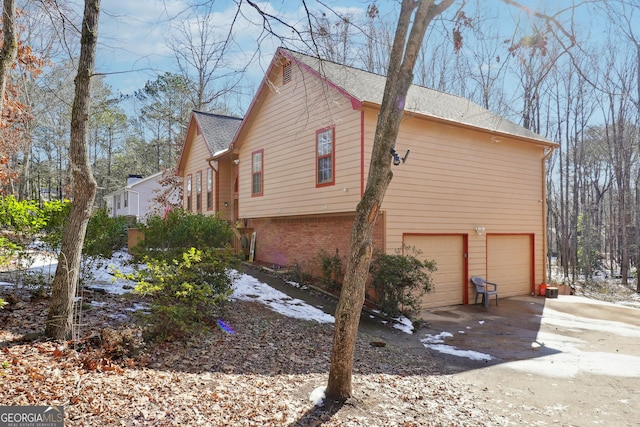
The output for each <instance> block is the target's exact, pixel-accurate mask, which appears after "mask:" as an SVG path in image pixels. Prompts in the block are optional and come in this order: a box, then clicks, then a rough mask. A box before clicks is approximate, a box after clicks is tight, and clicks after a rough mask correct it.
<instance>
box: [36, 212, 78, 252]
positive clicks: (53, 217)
mask: <svg viewBox="0 0 640 427" xmlns="http://www.w3.org/2000/svg"><path fill="white" fill-rule="evenodd" d="M70 213H71V202H70V201H69V200H51V201H48V202H44V204H43V206H42V209H41V211H40V215H41V216H42V217H43V218H45V219H46V221H45V222H46V223H45V225H44V227H43V228H42V231H43V232H44V235H43V236H42V241H43V242H44V243H46V244H47V245H48V246H49V248H51V249H52V250H54V251H57V250H58V249H59V248H60V246H61V245H62V233H63V231H64V226H65V224H66V223H67V220H68V218H69V214H70Z"/></svg>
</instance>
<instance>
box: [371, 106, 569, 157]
mask: <svg viewBox="0 0 640 427" xmlns="http://www.w3.org/2000/svg"><path fill="white" fill-rule="evenodd" d="M362 106H363V107H366V108H374V109H380V107H381V106H380V104H379V103H377V102H371V101H364V102H363V103H362ZM403 114H404V115H405V116H412V117H422V118H425V119H427V120H432V121H435V122H438V123H443V124H447V125H454V126H458V127H461V128H464V129H470V130H475V131H482V132H488V133H491V134H495V135H501V136H504V137H505V138H506V137H508V138H511V139H517V140H520V141H526V142H533V143H535V144H538V145H543V146H545V147H549V148H552V149H556V148H558V147H560V144H558V143H556V142H553V141H549V140H547V139H544V138H542V137H540V138H530V137H526V136H524V135H517V134H514V133H509V132H505V131H501V130H498V129H491V128H485V127H481V126H474V125H472V124H469V123H464V122H460V121H457V120H452V119H446V118H443V117H438V116H433V115H430V114H424V113H420V112H416V111H409V110H404V113H403Z"/></svg>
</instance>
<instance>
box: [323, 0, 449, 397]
mask: <svg viewBox="0 0 640 427" xmlns="http://www.w3.org/2000/svg"><path fill="white" fill-rule="evenodd" d="M453 2H454V0H443V1H441V2H439V3H436V2H435V1H421V2H415V1H413V0H403V1H402V8H401V9H400V17H399V18H398V26H397V28H396V33H395V38H394V42H393V47H392V49H391V56H390V58H389V69H388V73H387V81H386V84H385V89H384V96H383V98H382V105H381V107H380V114H379V115H378V123H377V125H376V133H375V136H374V138H373V153H372V157H371V167H370V168H369V176H368V177H367V186H366V188H365V191H364V195H363V196H362V200H360V203H358V206H357V208H356V217H355V220H354V223H353V227H352V229H351V241H350V246H349V255H348V258H347V266H346V271H345V275H344V284H343V287H342V292H341V294H340V301H339V302H338V307H337V308H336V313H335V319H336V324H335V331H334V335H333V351H332V353H331V368H330V370H329V382H328V384H327V390H326V395H327V397H328V398H330V399H334V400H339V401H344V400H346V399H348V398H349V397H351V373H352V371H353V356H354V350H355V339H356V335H357V333H358V325H359V322H360V314H361V310H362V305H363V304H364V297H365V282H366V280H367V275H368V272H369V264H370V262H371V255H372V253H373V245H372V235H373V228H374V226H375V222H376V218H377V216H378V212H379V210H380V205H381V204H382V200H383V199H384V194H385V192H386V191H387V188H388V187H389V183H390V182H391V178H392V176H393V173H392V172H391V160H392V159H391V156H390V155H389V152H390V150H391V148H392V147H393V146H394V145H395V142H396V138H397V137H398V132H399V130H400V121H401V119H402V113H403V111H404V104H405V100H406V97H407V92H408V90H409V86H411V83H412V81H413V69H414V66H415V63H416V59H417V57H418V54H419V52H420V47H421V46H422V40H423V38H424V34H425V31H426V29H427V27H428V25H429V23H430V22H431V21H432V20H433V18H435V17H436V16H438V15H440V14H441V13H443V12H444V11H445V10H446V9H447V8H449V7H450V6H451V4H453Z"/></svg>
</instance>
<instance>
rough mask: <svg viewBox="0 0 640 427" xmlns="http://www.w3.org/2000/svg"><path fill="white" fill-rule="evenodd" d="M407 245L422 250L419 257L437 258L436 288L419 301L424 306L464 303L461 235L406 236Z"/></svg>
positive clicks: (433, 278)
mask: <svg viewBox="0 0 640 427" xmlns="http://www.w3.org/2000/svg"><path fill="white" fill-rule="evenodd" d="M404 244H405V245H406V246H413V247H415V248H417V249H419V250H421V251H422V254H421V255H420V259H428V260H435V262H436V267H437V268H438V269H437V270H436V271H435V272H433V273H431V278H432V283H433V285H434V288H433V291H432V292H430V293H428V294H425V295H424V296H423V297H422V298H421V300H420V306H421V307H422V308H430V307H442V306H445V305H455V304H463V303H464V291H465V283H464V238H463V236H461V235H447V236H409V235H408V236H405V237H404Z"/></svg>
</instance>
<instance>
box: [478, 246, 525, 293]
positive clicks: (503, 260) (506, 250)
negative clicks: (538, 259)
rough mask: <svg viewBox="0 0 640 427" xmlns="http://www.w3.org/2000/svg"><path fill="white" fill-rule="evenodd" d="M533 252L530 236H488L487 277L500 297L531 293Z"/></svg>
mask: <svg viewBox="0 0 640 427" xmlns="http://www.w3.org/2000/svg"><path fill="white" fill-rule="evenodd" d="M531 250H532V249H531V236H529V235H500V236H487V276H488V280H490V281H492V282H495V283H498V284H499V286H500V287H499V292H498V295H499V296H500V297H509V296H516V295H527V294H529V293H530V292H531V271H532V265H531Z"/></svg>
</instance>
